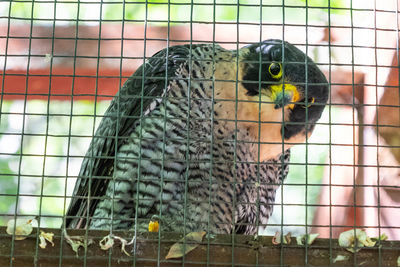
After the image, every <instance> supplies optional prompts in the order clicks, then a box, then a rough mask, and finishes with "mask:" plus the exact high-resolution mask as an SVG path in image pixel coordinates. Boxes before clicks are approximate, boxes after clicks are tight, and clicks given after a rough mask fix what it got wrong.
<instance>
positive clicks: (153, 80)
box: [66, 40, 329, 235]
mask: <svg viewBox="0 0 400 267" xmlns="http://www.w3.org/2000/svg"><path fill="white" fill-rule="evenodd" d="M328 95H329V86H328V82H327V80H326V78H325V76H324V74H323V73H322V72H321V70H320V69H319V68H318V66H317V65H316V64H315V63H314V62H313V61H312V60H311V59H310V58H309V57H308V56H307V55H305V54H304V53H303V52H302V51H301V50H299V49H298V48H296V47H295V46H293V45H292V44H290V43H288V42H285V41H282V40H265V41H262V42H259V43H256V44H251V45H248V46H245V47H243V48H241V49H238V50H226V49H224V48H222V47H220V46H219V45H217V44H191V45H179V46H172V47H168V48H166V49H164V50H161V51H159V52H158V53H156V54H155V55H153V56H152V57H150V58H148V59H147V60H146V61H145V62H144V64H143V65H142V66H141V67H140V68H138V70H137V71H136V72H135V73H134V74H133V76H131V77H130V78H128V80H127V81H126V82H125V84H124V85H123V87H122V88H121V89H120V90H119V92H118V93H117V95H116V96H115V97H114V99H113V100H112V102H111V104H110V106H109V108H108V109H107V111H106V113H105V114H104V117H103V119H102V121H101V123H100V125H99V127H98V129H97V131H96V133H95V135H94V137H93V139H92V141H91V144H90V147H89V149H88V151H87V153H86V156H85V157H84V159H83V162H82V166H81V169H80V172H79V175H78V179H77V182H76V185H75V189H74V192H73V195H72V197H71V203H70V206H69V210H68V212H67V217H66V226H67V227H70V228H91V229H114V230H116V229H130V228H133V227H137V228H136V229H143V230H144V229H145V228H147V226H148V224H149V222H150V221H151V220H152V218H153V217H154V216H156V217H157V218H159V220H160V230H162V231H174V232H184V231H186V232H190V231H200V230H206V231H207V232H209V233H215V234H219V233H225V234H230V233H234V232H235V233H239V234H253V235H254V234H257V232H258V229H259V227H260V226H266V225H267V222H268V218H269V217H270V215H271V213H272V210H273V205H274V202H275V193H276V190H277V189H278V188H279V186H280V185H281V184H282V183H283V181H284V179H285V177H286V176H287V174H288V169H289V159H290V148H291V147H292V146H293V145H296V144H301V143H304V142H305V141H306V139H307V138H309V137H310V135H311V133H312V132H313V129H314V127H315V124H316V122H317V121H318V119H319V118H320V117H321V113H322V111H323V109H324V107H325V104H326V102H327V100H328Z"/></svg>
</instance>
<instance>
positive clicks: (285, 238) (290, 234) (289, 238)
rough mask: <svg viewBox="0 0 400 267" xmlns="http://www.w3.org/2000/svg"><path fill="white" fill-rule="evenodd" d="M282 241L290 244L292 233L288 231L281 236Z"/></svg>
mask: <svg viewBox="0 0 400 267" xmlns="http://www.w3.org/2000/svg"><path fill="white" fill-rule="evenodd" d="M283 237H284V238H283V243H284V244H290V243H291V242H292V233H291V232H289V233H287V234H286V235H284V236H283Z"/></svg>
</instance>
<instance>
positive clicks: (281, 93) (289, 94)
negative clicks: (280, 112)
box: [271, 83, 300, 109]
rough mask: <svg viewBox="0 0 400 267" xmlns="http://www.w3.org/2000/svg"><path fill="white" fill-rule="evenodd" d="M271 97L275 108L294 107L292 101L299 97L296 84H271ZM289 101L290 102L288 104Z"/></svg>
mask: <svg viewBox="0 0 400 267" xmlns="http://www.w3.org/2000/svg"><path fill="white" fill-rule="evenodd" d="M271 91H272V94H271V97H272V100H273V101H274V104H275V107H274V108H275V109H279V108H283V107H286V106H287V107H288V108H290V109H293V108H294V103H293V102H297V101H298V100H299V99H300V94H299V91H297V88H296V86H294V85H293V84H290V83H285V84H277V85H271ZM289 103H290V104H289Z"/></svg>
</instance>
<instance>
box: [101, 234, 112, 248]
mask: <svg viewBox="0 0 400 267" xmlns="http://www.w3.org/2000/svg"><path fill="white" fill-rule="evenodd" d="M113 245H114V239H113V238H112V237H111V235H107V236H105V237H103V239H102V240H100V241H99V246H100V248H101V249H102V250H108V249H110V248H112V246H113Z"/></svg>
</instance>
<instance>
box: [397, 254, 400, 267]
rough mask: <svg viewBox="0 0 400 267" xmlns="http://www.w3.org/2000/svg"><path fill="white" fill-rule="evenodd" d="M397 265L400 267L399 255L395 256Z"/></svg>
mask: <svg viewBox="0 0 400 267" xmlns="http://www.w3.org/2000/svg"><path fill="white" fill-rule="evenodd" d="M397 267H400V256H399V257H398V258H397Z"/></svg>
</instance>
